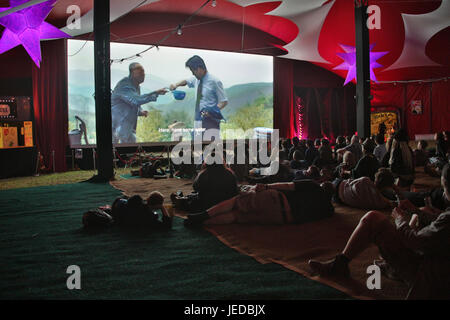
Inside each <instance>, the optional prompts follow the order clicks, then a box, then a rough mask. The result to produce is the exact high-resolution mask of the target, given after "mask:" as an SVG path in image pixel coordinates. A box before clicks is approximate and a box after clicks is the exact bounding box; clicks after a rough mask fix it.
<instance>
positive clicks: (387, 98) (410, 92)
mask: <svg viewBox="0 0 450 320" xmlns="http://www.w3.org/2000/svg"><path fill="white" fill-rule="evenodd" d="M371 92H372V95H373V100H372V106H373V107H374V108H375V109H376V108H377V107H395V108H398V109H399V110H400V114H401V117H402V119H401V125H402V126H404V127H405V128H406V129H407V132H408V135H409V138H410V139H414V136H415V135H416V134H427V133H436V132H438V131H442V130H449V128H450V104H449V92H450V82H449V81H445V80H442V81H438V82H422V83H420V82H414V83H397V84H393V83H389V84H379V83H375V84H372V85H371ZM413 101H416V102H417V103H418V104H420V105H421V106H422V107H423V109H422V110H423V112H422V114H414V113H413V112H412V110H411V104H412V103H413Z"/></svg>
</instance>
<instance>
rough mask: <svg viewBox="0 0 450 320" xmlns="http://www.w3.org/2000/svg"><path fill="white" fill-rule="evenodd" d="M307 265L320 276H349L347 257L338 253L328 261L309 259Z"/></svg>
mask: <svg viewBox="0 0 450 320" xmlns="http://www.w3.org/2000/svg"><path fill="white" fill-rule="evenodd" d="M308 264H309V266H310V267H311V269H312V270H313V271H315V272H317V273H318V274H319V275H321V276H336V277H350V269H349V268H348V259H347V258H346V257H345V256H344V255H342V254H339V255H337V256H336V257H335V258H333V259H331V260H328V261H323V262H321V261H317V260H309V261H308Z"/></svg>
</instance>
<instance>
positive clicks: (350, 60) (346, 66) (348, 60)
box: [333, 44, 388, 86]
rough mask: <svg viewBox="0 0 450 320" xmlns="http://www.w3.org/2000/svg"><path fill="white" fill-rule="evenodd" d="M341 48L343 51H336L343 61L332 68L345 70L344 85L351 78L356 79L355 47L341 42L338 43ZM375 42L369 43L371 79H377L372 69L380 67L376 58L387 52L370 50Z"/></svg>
mask: <svg viewBox="0 0 450 320" xmlns="http://www.w3.org/2000/svg"><path fill="white" fill-rule="evenodd" d="M340 46H341V48H342V49H343V50H344V51H345V52H338V53H336V54H337V55H338V56H339V57H340V58H342V60H344V62H343V63H341V64H340V65H338V66H337V67H335V68H333V70H347V71H348V72H347V77H346V78H345V82H344V86H345V85H346V84H347V83H349V82H350V81H352V80H353V79H355V80H356V48H355V47H353V46H346V45H343V44H340ZM374 46H375V44H371V45H370V53H369V54H370V79H371V80H373V81H375V82H376V81H377V78H376V77H375V73H374V72H373V69H375V68H380V67H382V65H381V64H379V63H378V62H377V60H378V59H380V58H381V57H382V56H384V55H385V54H387V53H388V51H383V52H372V49H373V47H374Z"/></svg>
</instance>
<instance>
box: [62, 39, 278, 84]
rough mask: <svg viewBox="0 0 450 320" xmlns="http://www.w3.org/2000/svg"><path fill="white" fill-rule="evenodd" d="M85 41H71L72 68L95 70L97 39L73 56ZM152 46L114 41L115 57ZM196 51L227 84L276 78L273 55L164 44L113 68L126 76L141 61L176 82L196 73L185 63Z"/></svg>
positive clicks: (151, 71) (149, 71) (148, 69)
mask: <svg viewBox="0 0 450 320" xmlns="http://www.w3.org/2000/svg"><path fill="white" fill-rule="evenodd" d="M84 43H85V41H84V40H69V41H68V48H67V52H68V55H69V60H68V68H69V70H75V69H78V70H92V72H94V58H93V52H94V42H93V41H88V42H87V44H86V45H85V46H84V48H83V49H82V50H81V51H80V52H79V53H77V54H76V55H75V56H72V57H71V56H70V55H71V54H74V53H76V52H77V51H78V50H79V49H80V48H81V47H82V46H83V44H84ZM148 47H149V46H148V45H135V44H125V43H111V59H121V58H124V57H128V56H131V55H135V54H136V53H138V52H140V51H142V50H145V49H146V48H148ZM193 55H199V56H200V57H202V58H203V60H204V61H205V64H206V67H207V68H208V71H209V72H210V73H211V74H213V75H215V76H216V77H217V78H219V79H220V80H221V81H222V82H223V85H224V87H225V88H229V87H231V86H233V85H236V84H242V83H251V82H273V57H272V56H262V55H253V54H241V53H234V52H224V51H212V50H199V49H181V48H171V47H160V48H159V50H157V49H156V48H153V49H151V50H149V51H147V52H145V53H144V54H143V55H142V58H136V59H134V60H131V61H124V62H123V63H113V64H112V66H111V68H112V69H119V70H121V71H123V76H126V75H128V65H129V64H130V63H131V62H139V63H141V64H142V65H143V67H144V69H145V72H146V74H147V76H148V75H149V76H150V77H151V76H152V75H156V76H158V77H160V78H163V79H167V80H168V81H169V82H170V83H173V82H177V81H179V80H183V79H186V78H190V77H192V73H191V72H190V70H189V69H187V68H186V67H185V63H186V60H188V59H189V58H190V57H192V56H193ZM170 83H168V84H167V85H169V84H170Z"/></svg>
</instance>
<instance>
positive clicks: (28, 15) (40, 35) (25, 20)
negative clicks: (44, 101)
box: [0, 0, 70, 68]
mask: <svg viewBox="0 0 450 320" xmlns="http://www.w3.org/2000/svg"><path fill="white" fill-rule="evenodd" d="M28 1H29V0H10V1H9V4H10V6H11V7H9V8H0V12H2V11H6V10H8V9H11V8H13V7H16V6H18V5H21V4H23V3H25V2H28ZM57 1H58V0H49V1H46V2H43V3H40V4H36V5H32V6H30V7H28V8H25V9H22V10H20V11H17V12H14V13H10V14H8V15H7V16H5V17H2V18H0V24H1V25H2V26H4V27H5V30H4V32H3V35H2V38H1V39H0V54H2V53H4V52H6V51H8V50H11V49H12V48H14V47H16V46H18V45H19V44H21V45H22V46H23V47H24V48H25V50H26V51H27V52H28V54H29V55H30V57H31V59H33V61H34V63H35V64H36V65H37V66H38V68H39V67H40V62H41V60H42V57H41V45H40V40H41V39H57V38H70V35H68V34H67V33H65V32H62V31H60V30H59V29H58V28H56V27H54V26H52V25H51V24H49V23H47V22H45V21H44V20H45V18H47V16H48V14H49V13H50V11H52V9H53V5H54V4H55V2H57Z"/></svg>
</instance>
